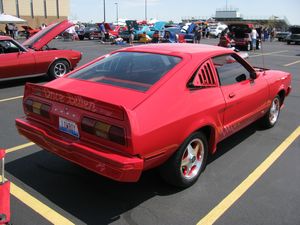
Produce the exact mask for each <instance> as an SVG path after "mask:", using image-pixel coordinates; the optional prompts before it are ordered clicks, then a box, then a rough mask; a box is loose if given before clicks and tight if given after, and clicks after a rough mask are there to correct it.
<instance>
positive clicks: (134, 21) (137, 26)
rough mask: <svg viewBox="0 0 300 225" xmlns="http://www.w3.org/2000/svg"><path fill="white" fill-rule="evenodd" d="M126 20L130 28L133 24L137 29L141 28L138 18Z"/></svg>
mask: <svg viewBox="0 0 300 225" xmlns="http://www.w3.org/2000/svg"><path fill="white" fill-rule="evenodd" d="M125 22H126V26H127V27H128V28H129V27H131V24H132V25H133V28H134V29H135V30H139V25H138V24H137V22H136V20H126V21H125Z"/></svg>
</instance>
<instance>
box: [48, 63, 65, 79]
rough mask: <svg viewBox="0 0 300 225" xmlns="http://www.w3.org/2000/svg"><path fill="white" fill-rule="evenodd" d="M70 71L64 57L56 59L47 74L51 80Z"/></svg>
mask: <svg viewBox="0 0 300 225" xmlns="http://www.w3.org/2000/svg"><path fill="white" fill-rule="evenodd" d="M69 71H70V65H69V63H68V62H67V61H66V60H64V59H59V60H56V61H55V62H53V63H52V65H51V66H50V68H49V71H48V76H49V78H50V79H51V80H54V79H57V78H60V77H62V76H63V75H65V74H66V73H68V72H69Z"/></svg>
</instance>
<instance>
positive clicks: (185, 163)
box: [160, 132, 208, 188]
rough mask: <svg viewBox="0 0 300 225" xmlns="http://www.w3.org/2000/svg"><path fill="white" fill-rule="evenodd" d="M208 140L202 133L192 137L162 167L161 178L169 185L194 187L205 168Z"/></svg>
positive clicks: (194, 134)
mask: <svg viewBox="0 0 300 225" xmlns="http://www.w3.org/2000/svg"><path fill="white" fill-rule="evenodd" d="M207 154H208V144H207V138H206V136H205V135H204V134H203V133H202V132H196V133H193V134H192V135H190V136H189V137H188V138H187V139H186V140H185V141H184V142H183V144H182V145H181V147H180V148H179V149H178V150H177V152H175V153H174V155H173V156H172V157H171V158H170V159H169V160H168V161H167V162H166V163H165V164H164V165H163V166H162V167H161V170H160V172H161V176H162V178H163V179H164V180H165V181H166V182H167V183H169V184H172V185H174V186H177V187H182V188H187V187H189V186H191V185H193V184H194V183H195V182H196V181H197V179H198V177H199V176H200V174H201V172H202V171H203V169H204V168H205V165H206V159H207Z"/></svg>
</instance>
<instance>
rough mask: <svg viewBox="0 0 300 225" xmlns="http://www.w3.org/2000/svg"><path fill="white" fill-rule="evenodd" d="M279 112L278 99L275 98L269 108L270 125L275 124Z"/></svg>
mask: <svg viewBox="0 0 300 225" xmlns="http://www.w3.org/2000/svg"><path fill="white" fill-rule="evenodd" d="M279 111H280V100H279V99H278V98H275V99H274V100H273V102H272V105H271V108H270V114H269V121H270V124H272V125H274V124H275V123H276V122H277V120H278V116H279Z"/></svg>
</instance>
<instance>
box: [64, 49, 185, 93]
mask: <svg viewBox="0 0 300 225" xmlns="http://www.w3.org/2000/svg"><path fill="white" fill-rule="evenodd" d="M180 60H181V59H180V58H179V57H175V56H169V55H160V54H152V53H141V52H119V53H116V54H113V55H110V56H108V57H106V58H104V59H102V60H100V61H98V62H95V63H93V64H91V65H89V66H88V67H86V68H84V69H82V70H79V71H77V72H75V73H73V74H72V75H70V76H69V77H70V78H76V79H81V80H89V81H93V82H99V83H104V84H110V85H113V86H118V87H124V88H130V89H134V90H138V91H147V90H148V89H149V88H150V87H151V86H152V85H153V84H155V83H156V82H157V81H158V80H160V79H161V78H162V77H163V76H164V75H165V74H166V73H167V72H168V71H169V70H171V69H172V68H173V67H174V66H175V65H176V64H178V63H179V62H180Z"/></svg>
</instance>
